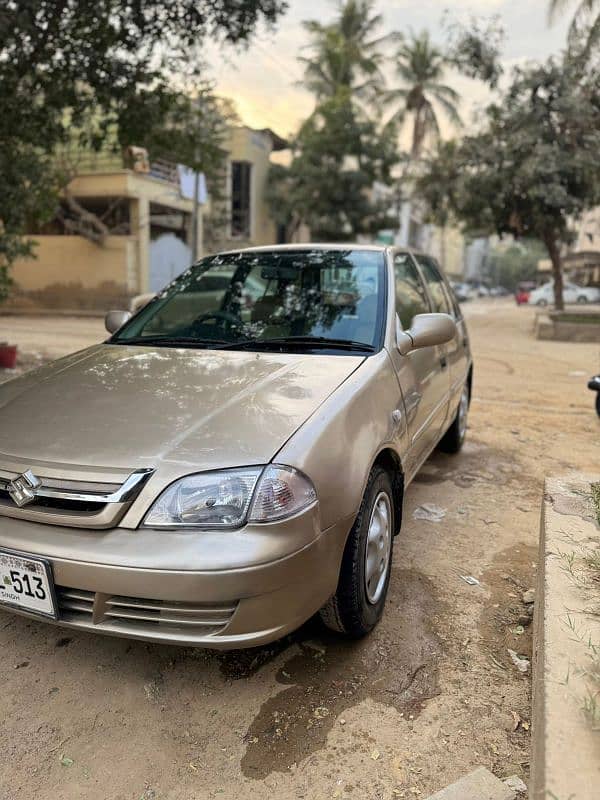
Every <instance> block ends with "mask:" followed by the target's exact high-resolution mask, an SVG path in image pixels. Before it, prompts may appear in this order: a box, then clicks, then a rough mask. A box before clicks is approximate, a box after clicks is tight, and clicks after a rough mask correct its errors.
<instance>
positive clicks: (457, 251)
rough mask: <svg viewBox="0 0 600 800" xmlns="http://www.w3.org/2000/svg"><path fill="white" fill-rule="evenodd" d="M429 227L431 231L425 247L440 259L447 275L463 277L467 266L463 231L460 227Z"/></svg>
mask: <svg viewBox="0 0 600 800" xmlns="http://www.w3.org/2000/svg"><path fill="white" fill-rule="evenodd" d="M428 227H429V228H430V229H431V233H430V237H429V240H428V243H427V244H426V245H425V246H424V249H425V250H426V251H427V252H428V253H431V255H432V256H433V257H434V258H435V259H437V260H438V261H439V263H440V264H441V265H442V268H443V270H444V272H445V273H446V274H447V275H449V276H451V277H453V278H461V277H462V275H463V271H464V266H465V240H464V237H463V235H462V233H461V232H460V231H459V230H458V228H451V227H448V228H445V229H442V228H437V227H433V226H428Z"/></svg>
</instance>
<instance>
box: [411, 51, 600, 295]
mask: <svg viewBox="0 0 600 800" xmlns="http://www.w3.org/2000/svg"><path fill="white" fill-rule="evenodd" d="M598 152H600V70H599V68H598V67H594V66H592V65H591V64H588V65H586V66H584V65H582V63H581V61H580V60H577V59H572V58H570V57H569V56H568V55H566V56H565V57H564V58H563V59H562V60H557V59H550V60H549V61H547V62H546V63H544V64H540V65H534V66H528V67H525V68H520V69H516V70H515V72H514V74H513V78H512V83H511V85H510V86H509V88H508V89H507V91H506V92H505V93H504V95H503V96H502V97H501V99H500V101H499V102H498V103H494V104H492V105H490V106H489V107H488V108H487V110H486V113H485V124H484V127H483V129H482V131H481V132H480V133H478V134H477V135H474V136H469V137H466V138H465V139H464V140H463V141H462V143H461V144H460V146H459V148H458V150H457V156H456V162H457V163H456V175H455V184H454V190H453V200H452V205H453V211H454V213H455V214H456V216H457V218H458V219H461V220H462V221H463V223H464V224H465V225H466V226H467V227H468V228H471V229H477V230H479V231H486V232H488V233H494V232H495V233H498V234H504V233H511V234H513V235H514V236H516V237H532V238H537V239H539V240H540V241H542V242H543V243H544V246H545V248H546V250H547V253H548V255H549V256H550V259H551V261H552V269H553V277H554V294H555V305H556V308H558V309H562V308H563V296H562V289H563V280H562V262H561V250H562V248H563V247H564V246H565V245H566V244H567V243H568V242H569V240H570V236H571V234H570V229H571V224H572V221H573V220H576V219H577V218H578V217H580V215H581V214H582V213H583V211H585V210H586V209H587V208H590V207H593V206H595V205H597V204H598V203H599V202H600V159H598ZM439 169H441V167H440V165H439V164H438V161H437V159H435V158H434V159H433V161H432V164H431V166H430V167H429V170H428V172H427V174H425V175H424V176H423V178H422V182H423V183H424V184H426V183H427V182H428V181H431V182H435V181H437V173H438V171H439Z"/></svg>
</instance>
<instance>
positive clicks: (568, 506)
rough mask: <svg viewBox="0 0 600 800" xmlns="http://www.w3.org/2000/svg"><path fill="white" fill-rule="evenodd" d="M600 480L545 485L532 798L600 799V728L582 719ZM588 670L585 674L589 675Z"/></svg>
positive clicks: (595, 591)
mask: <svg viewBox="0 0 600 800" xmlns="http://www.w3.org/2000/svg"><path fill="white" fill-rule="evenodd" d="M598 480H599V478H598V477H595V478H594V477H592V476H585V475H573V476H569V477H566V478H548V479H547V480H546V485H545V492H544V500H543V505H542V518H541V532H540V554H539V563H538V588H537V592H536V603H535V620H534V659H533V714H532V719H533V730H532V735H533V738H532V772H531V778H532V785H531V795H530V797H531V800H547V798H550V797H555V798H556V799H557V800H598V798H599V797H600V730H594V724H593V723H592V721H591V720H590V718H589V716H586V714H585V713H584V708H585V703H586V698H588V697H589V696H590V693H592V696H593V693H595V692H596V693H597V695H598V702H599V703H600V685H598V684H596V682H591V681H590V677H589V668H590V665H591V663H592V660H591V655H592V652H593V651H591V649H590V646H589V642H590V641H591V642H593V643H595V644H597V645H600V616H598V615H597V613H595V614H592V615H590V614H589V613H588V612H589V610H590V609H592V608H595V609H600V586H599V584H598V583H597V581H595V580H594V579H593V577H592V576H591V575H592V573H591V572H590V568H589V566H588V565H587V563H586V558H587V557H589V554H590V553H591V552H593V551H594V549H596V550H597V549H599V548H600V527H599V526H598V523H597V522H596V510H595V508H594V506H593V503H592V501H591V491H590V484H591V483H594V482H597V481H598ZM586 671H587V672H586Z"/></svg>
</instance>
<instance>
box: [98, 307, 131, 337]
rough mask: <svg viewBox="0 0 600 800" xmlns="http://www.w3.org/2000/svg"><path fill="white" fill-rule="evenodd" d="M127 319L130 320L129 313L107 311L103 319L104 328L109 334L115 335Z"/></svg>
mask: <svg viewBox="0 0 600 800" xmlns="http://www.w3.org/2000/svg"><path fill="white" fill-rule="evenodd" d="M128 319H131V313H130V312H129V311H109V312H108V314H107V315H106V316H105V317H104V327H105V328H106V330H107V331H108V332H109V333H116V332H117V331H118V330H119V328H122V327H123V325H125V323H126V322H127V320H128Z"/></svg>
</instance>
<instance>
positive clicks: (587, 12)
mask: <svg viewBox="0 0 600 800" xmlns="http://www.w3.org/2000/svg"><path fill="white" fill-rule="evenodd" d="M573 6H575V13H574V15H573V21H572V22H571V27H570V30H569V39H570V41H571V45H574V46H575V47H576V48H578V49H580V50H581V53H582V54H583V55H584V56H589V55H590V53H591V52H592V49H593V48H594V47H595V46H596V45H597V44H598V43H599V42H600V0H577V2H574V0H550V7H549V15H550V20H554V19H556V17H557V16H558V15H559V14H560V13H562V12H564V11H566V10H567V8H569V7H573ZM581 45H583V47H581Z"/></svg>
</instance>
